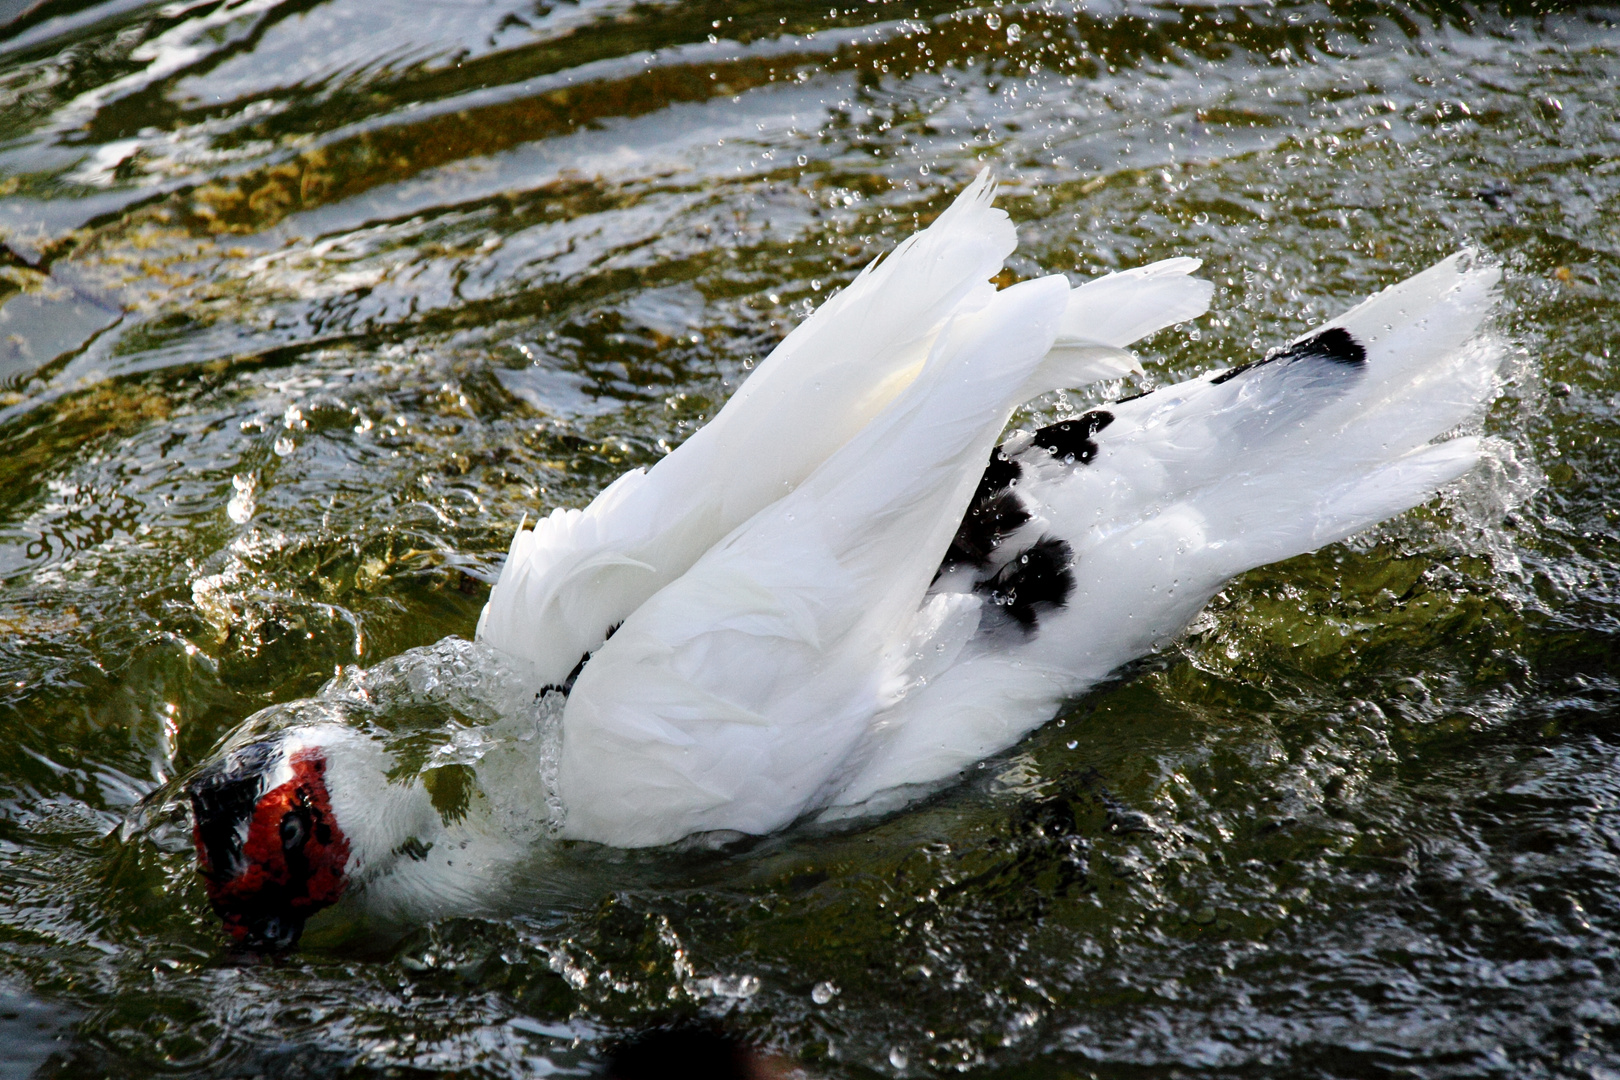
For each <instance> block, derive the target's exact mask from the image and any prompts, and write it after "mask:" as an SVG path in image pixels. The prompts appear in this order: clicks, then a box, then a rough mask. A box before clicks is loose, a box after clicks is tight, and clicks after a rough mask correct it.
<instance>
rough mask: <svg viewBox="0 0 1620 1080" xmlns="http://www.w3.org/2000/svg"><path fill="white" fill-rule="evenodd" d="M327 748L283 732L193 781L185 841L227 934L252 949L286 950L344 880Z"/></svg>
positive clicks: (234, 753) (345, 846)
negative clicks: (189, 829) (188, 832)
mask: <svg viewBox="0 0 1620 1080" xmlns="http://www.w3.org/2000/svg"><path fill="white" fill-rule="evenodd" d="M329 772H330V770H329V761H328V747H327V746H325V745H323V744H322V743H321V741H319V740H315V739H308V738H300V737H298V735H297V734H296V733H293V732H280V733H277V734H274V735H270V736H266V737H264V738H261V739H258V740H256V741H253V742H250V743H247V744H245V745H242V746H239V747H236V748H234V749H230V750H227V751H226V752H224V753H222V754H221V755H220V756H218V757H216V758H215V759H214V760H213V761H211V762H209V763H208V764H207V765H205V766H204V767H203V768H202V769H201V770H200V771H199V772H198V773H197V775H196V776H195V777H193V778H192V780H191V781H190V783H188V784H187V785H186V794H187V795H188V796H189V797H190V800H191V812H192V842H193V843H194V844H195V845H196V848H197V862H198V871H199V872H200V873H201V875H202V877H203V879H204V881H206V883H207V888H208V900H209V903H210V904H212V906H213V908H214V911H215V912H216V913H217V914H218V915H219V916H220V918H221V919H223V920H224V923H225V931H226V933H228V934H229V935H230V936H231V937H232V938H234V939H235V940H236V941H237V942H238V943H240V944H242V945H245V946H247V947H249V948H253V949H263V950H280V949H287V948H290V947H292V946H293V945H294V944H296V943H297V941H298V936H299V934H301V933H302V932H303V929H304V922H305V920H307V919H308V918H309V917H310V916H311V915H313V914H314V913H315V912H317V911H319V910H321V909H322V908H324V907H327V906H328V905H330V904H332V903H335V902H336V901H337V899H338V898H339V897H340V896H342V895H343V892H344V889H345V888H346V887H347V885H348V882H349V863H350V854H351V846H350V841H349V837H348V836H347V835H345V832H344V830H343V828H342V827H341V826H340V825H339V823H338V815H337V814H335V813H334V812H333V808H332V796H331V793H330V791H329V790H328V783H329Z"/></svg>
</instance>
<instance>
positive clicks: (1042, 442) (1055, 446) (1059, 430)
mask: <svg viewBox="0 0 1620 1080" xmlns="http://www.w3.org/2000/svg"><path fill="white" fill-rule="evenodd" d="M1113 422H1114V414H1113V413H1111V412H1109V411H1108V410H1106V409H1093V410H1092V411H1091V412H1088V413H1086V414H1085V415H1083V416H1077V417H1075V418H1074V419H1073V420H1061V421H1059V422H1058V423H1056V424H1048V425H1047V426H1046V427H1043V428H1041V429H1040V430H1039V431H1037V432H1036V433H1035V438H1034V443H1035V445H1036V446H1039V447H1040V448H1041V449H1043V450H1048V451H1050V452H1051V454H1052V456H1053V457H1055V458H1057V459H1058V460H1059V461H1061V462H1064V463H1065V464H1074V463H1075V462H1079V463H1080V464H1082V465H1086V464H1089V463H1090V462H1091V459H1092V458H1094V457H1096V456H1097V443H1096V441H1095V439H1094V436H1095V435H1096V434H1097V432H1099V431H1101V430H1102V429H1103V428H1105V427H1107V426H1108V425H1109V424H1112V423H1113Z"/></svg>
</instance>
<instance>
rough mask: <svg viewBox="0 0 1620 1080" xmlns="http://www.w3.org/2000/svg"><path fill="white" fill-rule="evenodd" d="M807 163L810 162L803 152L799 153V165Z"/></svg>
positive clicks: (802, 165)
mask: <svg viewBox="0 0 1620 1080" xmlns="http://www.w3.org/2000/svg"><path fill="white" fill-rule="evenodd" d="M808 164H810V159H809V158H807V157H805V156H804V155H803V154H800V155H799V167H800V168H803V167H804V166H806V165H808Z"/></svg>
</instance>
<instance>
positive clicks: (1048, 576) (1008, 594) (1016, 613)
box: [973, 536, 1074, 630]
mask: <svg viewBox="0 0 1620 1080" xmlns="http://www.w3.org/2000/svg"><path fill="white" fill-rule="evenodd" d="M1073 566H1074V549H1073V548H1071V547H1070V546H1069V545H1068V544H1067V543H1065V542H1064V541H1062V540H1059V539H1058V538H1057V537H1055V536H1043V537H1041V539H1039V540H1037V541H1036V542H1035V543H1034V544H1033V545H1031V546H1030V547H1029V548H1028V549H1027V550H1025V551H1022V552H1020V553H1019V555H1018V557H1017V558H1015V559H1013V561H1012V562H1010V563H1008V564H1007V565H1006V566H1003V567H1002V568H1001V569H1000V570H999V571H998V572H997V573H996V576H995V577H993V578H990V579H989V580H988V581H982V582H980V583H979V584H978V585H976V586H974V590H973V591H974V592H980V593H988V594H989V599H990V602H991V603H993V604H995V605H997V606H998V607H1000V608H1001V609H1002V610H1003V611H1005V612H1006V613H1007V614H1008V615H1009V616H1011V617H1012V618H1013V619H1014V620H1016V621H1017V622H1018V624H1019V625H1020V626H1022V627H1023V628H1024V629H1025V630H1034V629H1035V627H1036V623H1037V622H1038V621H1039V619H1040V616H1041V615H1042V614H1044V613H1045V612H1048V611H1051V610H1053V609H1056V608H1061V607H1062V606H1063V605H1064V604H1067V603H1068V602H1069V597H1070V595H1072V594H1073V593H1074V572H1073V570H1072V569H1071V568H1072V567H1073Z"/></svg>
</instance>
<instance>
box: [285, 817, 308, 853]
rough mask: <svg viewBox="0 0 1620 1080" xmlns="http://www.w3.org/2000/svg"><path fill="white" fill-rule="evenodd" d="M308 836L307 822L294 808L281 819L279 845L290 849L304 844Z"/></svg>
mask: <svg viewBox="0 0 1620 1080" xmlns="http://www.w3.org/2000/svg"><path fill="white" fill-rule="evenodd" d="M308 837H309V823H308V822H306V821H305V820H304V815H303V814H300V813H298V812H297V811H296V810H295V811H293V812H291V813H289V814H287V816H285V817H283V818H282V819H281V846H282V848H284V849H285V850H288V851H291V850H293V849H295V848H301V847H303V846H304V841H305V840H306V839H307V838H308Z"/></svg>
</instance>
